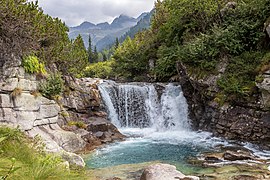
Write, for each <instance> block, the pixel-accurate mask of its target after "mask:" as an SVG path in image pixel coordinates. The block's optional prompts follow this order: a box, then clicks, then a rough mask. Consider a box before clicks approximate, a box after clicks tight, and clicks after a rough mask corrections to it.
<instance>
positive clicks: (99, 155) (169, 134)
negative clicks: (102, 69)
mask: <svg viewBox="0 0 270 180" xmlns="http://www.w3.org/2000/svg"><path fill="white" fill-rule="evenodd" d="M99 90H100V93H101V96H102V98H103V101H104V104H105V105H106V107H107V112H108V117H109V119H110V120H111V122H112V123H113V124H114V125H116V126H117V127H118V129H119V130H120V132H122V133H123V134H125V135H126V136H127V138H126V139H125V141H121V142H116V143H113V144H110V145H107V146H105V147H104V148H101V149H98V150H97V151H96V152H95V153H93V154H91V155H90V156H89V157H88V159H86V163H87V166H88V167H92V168H99V169H100V173H101V177H103V179H108V178H109V177H114V176H117V177H119V176H120V178H121V179H128V180H135V179H139V177H140V173H139V174H137V178H135V177H133V176H132V177H130V171H132V172H139V171H138V170H140V169H142V168H144V167H145V163H147V164H152V163H156V162H162V163H169V164H172V165H175V166H176V167H177V169H178V170H180V171H181V172H183V173H184V174H185V173H191V174H193V173H195V172H198V171H200V170H202V169H204V168H200V167H198V166H194V165H192V164H190V163H189V162H188V161H187V159H188V158H189V157H195V156H197V155H198V154H200V153H202V152H204V151H207V152H209V151H213V149H215V148H214V147H215V146H216V145H219V146H220V145H226V144H228V142H227V141H222V140H221V139H218V138H213V137H211V134H210V133H206V132H194V131H192V130H191V128H190V124H189V119H188V106H187V103H186V99H185V97H184V96H183V93H182V90H181V87H180V86H179V85H174V84H167V85H164V84H146V83H127V84H117V83H115V82H112V81H109V82H104V83H102V84H100V85H99ZM134 166H139V169H137V170H135V169H133V167H134ZM128 167H130V168H131V169H129V170H128V172H126V173H123V169H126V168H128ZM108 172H109V173H108ZM121 172H122V173H123V174H121ZM133 174H134V173H133ZM106 175H108V176H107V177H106ZM98 177H100V176H98Z"/></svg>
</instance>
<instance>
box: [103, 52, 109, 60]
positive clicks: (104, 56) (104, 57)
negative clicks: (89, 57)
mask: <svg viewBox="0 0 270 180" xmlns="http://www.w3.org/2000/svg"><path fill="white" fill-rule="evenodd" d="M102 59H103V61H107V59H108V58H107V56H106V54H105V53H104V52H103V53H102Z"/></svg>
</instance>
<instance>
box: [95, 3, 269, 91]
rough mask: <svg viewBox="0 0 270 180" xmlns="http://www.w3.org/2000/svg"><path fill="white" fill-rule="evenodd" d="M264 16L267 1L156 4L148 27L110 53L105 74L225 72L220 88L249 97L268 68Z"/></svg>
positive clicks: (161, 76) (157, 77)
mask: <svg viewBox="0 0 270 180" xmlns="http://www.w3.org/2000/svg"><path fill="white" fill-rule="evenodd" d="M269 17H270V1H268V0H258V1H253V0H244V1H242V0H241V1H234V2H228V1H224V0H200V1H198V0H164V1H162V2H161V1H157V3H156V4H155V14H154V17H153V18H152V22H151V28H150V29H149V30H146V31H143V32H141V33H139V34H137V35H136V37H135V38H134V39H133V40H131V39H130V38H127V39H126V40H125V41H124V42H123V44H122V45H121V46H120V47H119V48H118V49H116V51H115V53H114V55H113V58H112V61H114V63H110V64H112V65H113V67H112V68H113V69H114V70H113V72H112V73H111V74H110V75H109V76H111V77H116V79H122V80H131V81H169V80H175V78H176V75H177V74H178V72H177V66H179V65H184V67H185V68H186V69H187V72H188V73H189V75H191V76H193V77H194V78H195V79H203V78H204V77H207V76H210V75H213V74H214V75H217V74H219V73H220V71H222V69H224V70H225V69H226V70H225V71H224V72H222V73H221V77H219V79H218V81H217V85H218V87H219V88H220V90H221V91H222V92H224V93H226V94H235V95H236V96H246V95H250V94H252V93H253V92H254V90H255V82H256V81H260V75H261V74H262V73H263V72H264V71H266V70H268V69H269V68H270V65H269V60H270V53H269V52H270V51H269V42H270V40H269V37H268V35H267V33H266V31H265V23H266V22H268V21H269ZM92 74H94V73H92ZM107 76H108V75H107ZM109 76H108V77H109Z"/></svg>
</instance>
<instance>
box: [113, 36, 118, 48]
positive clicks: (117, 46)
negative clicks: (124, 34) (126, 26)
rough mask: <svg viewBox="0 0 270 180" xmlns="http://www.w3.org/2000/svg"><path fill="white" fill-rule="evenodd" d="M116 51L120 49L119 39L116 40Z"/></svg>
mask: <svg viewBox="0 0 270 180" xmlns="http://www.w3.org/2000/svg"><path fill="white" fill-rule="evenodd" d="M114 46H115V49H117V48H118V47H119V39H118V38H116V39H115V45H114Z"/></svg>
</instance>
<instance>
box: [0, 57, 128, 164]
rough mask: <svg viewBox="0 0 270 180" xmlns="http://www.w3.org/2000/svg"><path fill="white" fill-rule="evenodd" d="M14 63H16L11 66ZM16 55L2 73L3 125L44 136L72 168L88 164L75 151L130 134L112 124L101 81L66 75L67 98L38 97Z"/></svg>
mask: <svg viewBox="0 0 270 180" xmlns="http://www.w3.org/2000/svg"><path fill="white" fill-rule="evenodd" d="M10 62H12V63H10ZM20 65H21V59H19V58H17V57H15V56H13V57H12V59H10V61H5V63H4V64H3V65H2V67H1V69H0V75H1V79H0V102H1V103H0V124H1V125H6V126H11V127H14V128H16V127H19V129H21V130H22V131H25V132H26V134H28V135H29V136H30V137H32V138H34V137H37V136H38V137H40V138H41V140H42V141H43V142H44V143H45V145H46V150H47V151H48V152H53V153H60V154H61V155H62V157H63V158H64V159H66V160H67V161H69V162H70V163H71V164H76V165H79V166H85V163H84V161H83V159H82V158H81V157H80V156H78V155H76V154H74V153H75V152H87V151H90V150H93V149H94V148H96V147H97V146H100V145H102V144H105V143H108V142H113V141H114V140H121V139H123V138H124V136H123V135H122V134H121V133H120V132H119V131H118V130H117V128H116V127H115V126H114V125H113V124H111V123H110V122H109V121H108V120H107V114H106V112H105V111H104V108H103V105H102V100H101V98H100V95H99V91H98V89H97V84H98V83H99V82H98V81H99V80H97V79H96V80H93V79H80V80H78V79H72V78H70V77H65V80H66V87H65V91H64V92H63V95H62V97H59V98H57V99H55V100H51V99H48V98H45V97H43V96H41V95H40V94H39V93H38V84H39V83H40V82H39V81H38V79H37V77H36V75H30V74H28V73H26V72H25V71H24V69H23V68H22V67H21V66H20Z"/></svg>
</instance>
